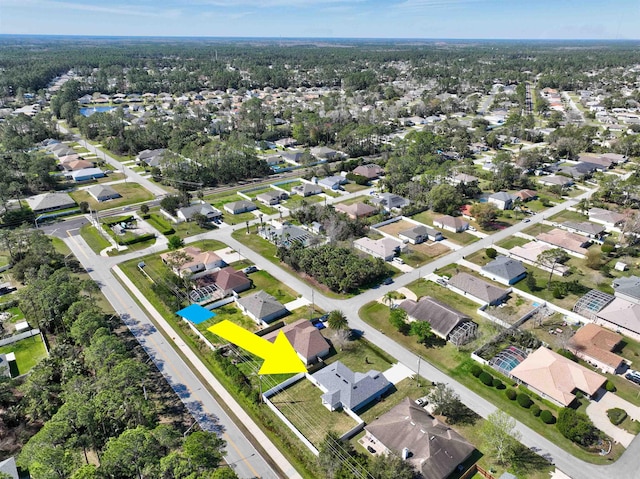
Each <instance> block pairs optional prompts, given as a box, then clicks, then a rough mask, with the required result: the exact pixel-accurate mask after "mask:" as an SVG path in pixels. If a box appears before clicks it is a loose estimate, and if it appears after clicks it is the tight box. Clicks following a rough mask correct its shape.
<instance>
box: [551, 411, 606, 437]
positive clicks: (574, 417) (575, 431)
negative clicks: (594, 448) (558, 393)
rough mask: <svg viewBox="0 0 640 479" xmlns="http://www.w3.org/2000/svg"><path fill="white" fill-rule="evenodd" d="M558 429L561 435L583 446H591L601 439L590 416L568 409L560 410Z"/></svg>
mask: <svg viewBox="0 0 640 479" xmlns="http://www.w3.org/2000/svg"><path fill="white" fill-rule="evenodd" d="M557 427H558V431H560V434H562V435H563V436H564V437H566V438H567V439H569V440H570V441H573V442H575V443H577V444H580V445H582V446H590V445H592V444H594V443H595V442H596V441H598V439H600V431H599V430H598V429H596V427H595V426H594V425H593V423H592V422H591V419H589V416H587V415H586V414H584V413H581V412H577V411H574V410H573V409H571V408H568V407H565V408H562V409H561V410H560V413H559V414H558V423H557Z"/></svg>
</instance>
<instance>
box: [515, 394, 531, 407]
mask: <svg viewBox="0 0 640 479" xmlns="http://www.w3.org/2000/svg"><path fill="white" fill-rule="evenodd" d="M517 400H518V404H520V406H522V407H523V408H525V409H529V408H530V407H531V405H532V404H533V401H532V400H531V398H530V397H529V396H527V395H526V394H524V393H520V394H518V396H517Z"/></svg>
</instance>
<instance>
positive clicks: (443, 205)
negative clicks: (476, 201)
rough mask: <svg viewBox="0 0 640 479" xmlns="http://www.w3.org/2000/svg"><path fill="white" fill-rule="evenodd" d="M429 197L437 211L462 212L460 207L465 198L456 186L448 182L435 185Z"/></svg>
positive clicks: (453, 213) (434, 209) (446, 212)
mask: <svg viewBox="0 0 640 479" xmlns="http://www.w3.org/2000/svg"><path fill="white" fill-rule="evenodd" d="M428 197H429V202H430V203H431V208H432V209H433V211H435V212H436V213H442V214H447V215H457V214H460V213H459V210H460V207H461V206H462V205H463V204H464V200H463V198H462V196H461V195H460V194H459V193H458V190H457V189H456V187H455V186H452V185H450V184H448V183H442V184H440V185H437V186H434V187H433V189H432V190H431V191H430V192H429V195H428Z"/></svg>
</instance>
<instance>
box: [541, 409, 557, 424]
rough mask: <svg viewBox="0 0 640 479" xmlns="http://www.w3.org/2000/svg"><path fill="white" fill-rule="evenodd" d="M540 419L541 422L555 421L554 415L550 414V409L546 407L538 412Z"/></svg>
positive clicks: (551, 422) (550, 422)
mask: <svg viewBox="0 0 640 479" xmlns="http://www.w3.org/2000/svg"><path fill="white" fill-rule="evenodd" d="M540 419H542V422H543V423H545V424H553V423H554V422H556V418H555V416H554V415H553V414H551V411H548V410H546V409H545V410H544V411H542V412H541V413H540Z"/></svg>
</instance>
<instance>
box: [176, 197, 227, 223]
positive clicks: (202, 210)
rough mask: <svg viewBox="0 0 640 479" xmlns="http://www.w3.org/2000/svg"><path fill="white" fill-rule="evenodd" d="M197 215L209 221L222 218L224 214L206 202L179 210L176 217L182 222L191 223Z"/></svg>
mask: <svg viewBox="0 0 640 479" xmlns="http://www.w3.org/2000/svg"><path fill="white" fill-rule="evenodd" d="M196 214H201V215H204V216H206V218H207V219H208V220H209V221H211V220H214V219H216V218H221V217H222V212H221V211H220V210H218V209H216V208H214V207H213V206H211V205H210V204H209V203H205V202H204V201H203V202H202V203H196V204H195V205H190V206H185V207H182V208H179V209H178V211H177V213H176V217H177V218H178V219H180V220H182V221H191V220H192V219H193V216H194V215H196Z"/></svg>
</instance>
